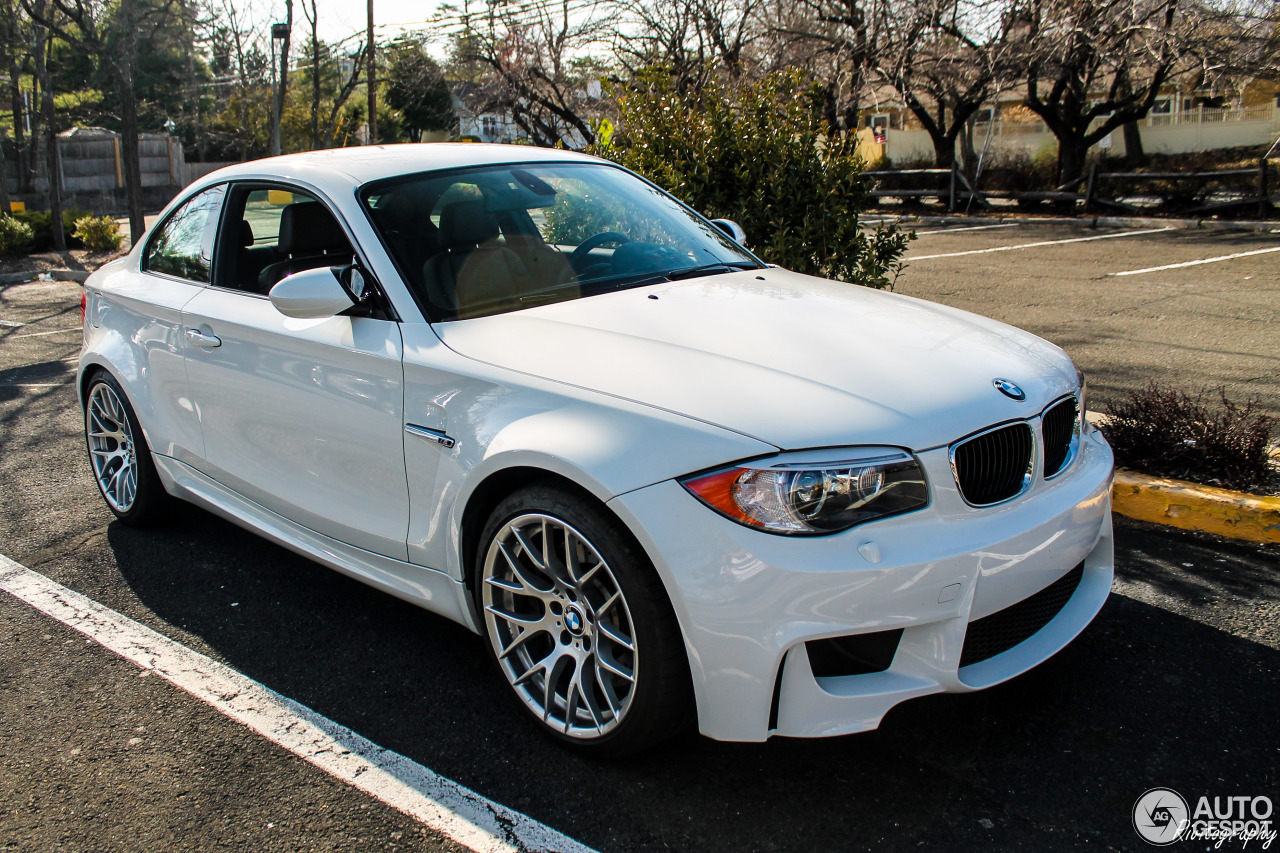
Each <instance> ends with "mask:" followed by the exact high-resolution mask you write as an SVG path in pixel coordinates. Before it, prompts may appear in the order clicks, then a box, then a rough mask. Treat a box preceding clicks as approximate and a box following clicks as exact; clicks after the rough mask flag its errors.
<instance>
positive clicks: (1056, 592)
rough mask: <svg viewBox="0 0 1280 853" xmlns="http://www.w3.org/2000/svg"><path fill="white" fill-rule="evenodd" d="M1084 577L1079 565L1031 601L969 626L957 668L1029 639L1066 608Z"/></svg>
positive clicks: (1038, 593)
mask: <svg viewBox="0 0 1280 853" xmlns="http://www.w3.org/2000/svg"><path fill="white" fill-rule="evenodd" d="M1083 577H1084V563H1081V564H1080V565H1078V566H1076V567H1075V568H1074V569H1072V570H1071V571H1069V572H1067V573H1066V574H1065V575H1063V576H1062V577H1060V578H1058V579H1057V580H1056V581H1054V582H1053V583H1051V584H1049V585H1048V586H1047V587H1045V588H1044V589H1042V590H1040V591H1039V592H1037V593H1036V594H1035V595H1033V596H1031V597H1030V598H1024V599H1023V600H1022V601H1019V602H1018V603H1017V604H1014V605H1011V606H1009V607H1006V608H1005V609H1004V610H999V611H996V612H995V613H992V614H991V615H990V616H984V617H982V618H981V619H975V620H974V621H972V622H970V623H969V628H968V630H966V631H965V635H964V648H963V650H962V651H961V653H960V666H961V667H966V666H972V665H973V664H975V663H980V662H981V661H984V660H987V659H988V658H993V657H995V656H996V655H998V654H1001V653H1003V652H1007V651H1009V649H1011V648H1013V647H1014V646H1016V645H1018V644H1019V643H1021V642H1023V641H1025V640H1028V639H1030V638H1031V637H1032V636H1033V635H1034V634H1035V633H1036V632H1037V631H1039V630H1040V629H1041V628H1043V627H1044V626H1045V625H1048V624H1049V622H1051V621H1052V620H1053V617H1055V616H1057V615H1058V613H1059V612H1060V611H1061V610H1062V608H1064V607H1066V606H1067V602H1068V601H1070V600H1071V596H1073V595H1075V592H1076V588H1077V587H1078V586H1080V580H1081V578H1083Z"/></svg>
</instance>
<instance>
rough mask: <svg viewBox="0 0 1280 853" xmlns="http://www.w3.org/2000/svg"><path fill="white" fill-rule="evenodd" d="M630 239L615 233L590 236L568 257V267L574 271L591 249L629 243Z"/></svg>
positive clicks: (609, 232)
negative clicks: (609, 244) (605, 245)
mask: <svg viewBox="0 0 1280 853" xmlns="http://www.w3.org/2000/svg"><path fill="white" fill-rule="evenodd" d="M630 242H631V238H630V237H628V236H627V235H626V234H621V233H619V232H617V231H601V232H600V233H599V234H592V235H591V236H590V237H588V238H587V239H585V240H583V241H582V242H581V243H580V244H579V245H578V248H576V249H574V250H573V254H571V255H570V256H569V265H570V266H572V267H573V268H574V269H575V270H576V269H577V268H578V265H579V264H581V263H582V261H583V259H584V258H586V257H587V255H589V254H590V253H591V250H592V249H595V248H597V247H599V246H603V245H604V244H605V243H630Z"/></svg>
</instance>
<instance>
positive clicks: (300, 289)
mask: <svg viewBox="0 0 1280 853" xmlns="http://www.w3.org/2000/svg"><path fill="white" fill-rule="evenodd" d="M339 275H340V272H339V270H337V269H335V268H333V267H320V268H319V269H311V270H302V271H301V272H296V273H294V274H293V275H288V276H285V277H284V278H282V279H280V281H278V282H277V283H276V285H275V287H273V288H271V294H270V297H271V304H272V305H274V306H276V310H277V311H279V312H280V313H281V314H283V315H285V316H286V317H294V318H296V319H299V320H319V319H323V318H325V317H333V316H335V315H337V314H341V313H342V312H343V311H346V310H347V309H348V308H350V307H351V306H352V305H355V304H356V302H357V300H356V299H354V298H353V297H352V295H351V291H349V290H348V289H347V286H346V285H345V284H344V283H343V281H342V279H341V278H340V277H339ZM361 283H362V285H363V278H361ZM361 292H362V294H363V290H362V291H361Z"/></svg>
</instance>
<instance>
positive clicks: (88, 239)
mask: <svg viewBox="0 0 1280 853" xmlns="http://www.w3.org/2000/svg"><path fill="white" fill-rule="evenodd" d="M75 237H76V239H78V240H79V241H80V242H81V243H83V244H84V247H85V248H86V249H88V250H89V251H91V252H114V251H115V250H116V249H119V248H120V243H121V242H123V241H124V235H123V234H121V233H120V226H119V225H118V224H117V223H116V221H115V220H114V219H112V218H111V217H110V216H82V217H80V218H79V219H77V220H76V230H75Z"/></svg>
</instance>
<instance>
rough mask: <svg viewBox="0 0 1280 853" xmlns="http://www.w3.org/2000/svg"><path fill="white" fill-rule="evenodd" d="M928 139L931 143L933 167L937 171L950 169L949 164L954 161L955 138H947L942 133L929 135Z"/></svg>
mask: <svg viewBox="0 0 1280 853" xmlns="http://www.w3.org/2000/svg"><path fill="white" fill-rule="evenodd" d="M929 139H930V140H931V141H932V142H933V163H934V167H935V168H938V169H950V168H951V164H952V163H954V162H955V161H956V139H955V137H954V136H947V135H945V134H942V133H938V134H934V133H930V134H929Z"/></svg>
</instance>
